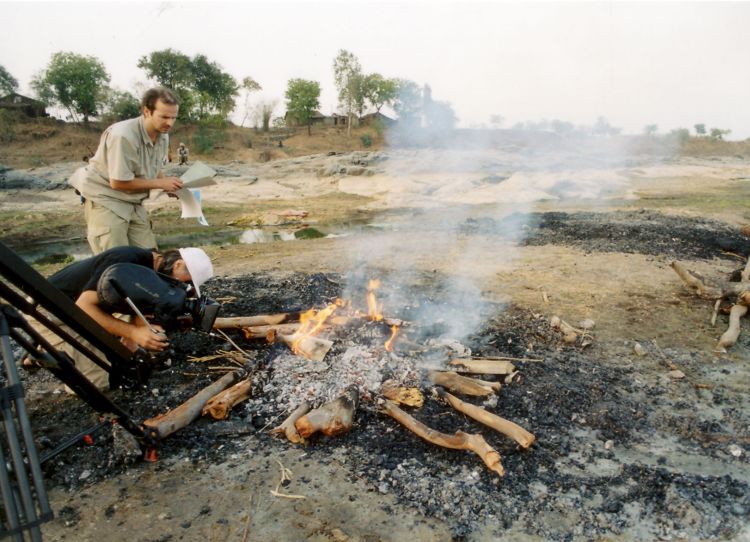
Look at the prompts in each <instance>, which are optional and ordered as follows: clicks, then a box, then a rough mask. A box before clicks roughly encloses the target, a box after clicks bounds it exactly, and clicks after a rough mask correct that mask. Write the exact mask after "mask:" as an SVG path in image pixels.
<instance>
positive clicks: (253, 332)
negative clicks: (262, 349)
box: [242, 324, 300, 340]
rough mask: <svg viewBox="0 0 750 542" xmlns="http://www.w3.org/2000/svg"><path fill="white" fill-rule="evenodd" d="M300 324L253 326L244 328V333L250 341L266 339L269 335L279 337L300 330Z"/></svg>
mask: <svg viewBox="0 0 750 542" xmlns="http://www.w3.org/2000/svg"><path fill="white" fill-rule="evenodd" d="M299 326H300V325H299V324H278V325H267V326H252V327H243V328H242V333H243V334H244V335H245V338H246V339H248V340H250V339H266V338H267V337H268V334H269V333H273V334H277V335H291V334H292V333H294V332H295V331H297V330H298V329H299Z"/></svg>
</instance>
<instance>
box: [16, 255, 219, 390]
mask: <svg viewBox="0 0 750 542" xmlns="http://www.w3.org/2000/svg"><path fill="white" fill-rule="evenodd" d="M121 263H127V264H136V265H139V266H143V267H146V268H148V269H151V270H154V271H156V272H158V273H162V274H164V275H167V276H170V277H172V278H174V279H176V280H179V281H181V282H186V283H191V284H192V287H193V288H194V289H195V295H196V296H200V286H201V285H202V284H203V283H204V282H206V281H207V280H208V279H210V278H211V277H212V276H213V265H212V264H211V260H210V258H209V257H208V255H207V254H206V253H205V252H204V251H203V250H201V249H199V248H181V249H177V250H166V251H162V252H159V251H156V250H152V249H143V248H138V247H125V246H123V247H116V248H112V249H109V250H105V251H104V252H102V253H100V254H98V255H96V256H93V257H91V258H87V259H85V260H81V261H78V262H75V263H73V264H71V265H69V266H67V267H65V268H64V269H61V270H60V271H58V272H57V273H55V274H54V275H52V276H51V277H49V279H48V281H49V282H50V283H51V284H52V285H53V286H55V287H56V288H57V289H58V290H60V291H62V292H63V293H64V294H65V295H67V296H68V297H70V298H71V299H72V300H73V301H75V303H76V305H78V307H80V308H81V309H82V310H83V311H84V312H85V313H86V314H88V315H89V316H90V317H91V318H92V319H93V320H94V321H96V322H97V323H98V324H99V325H100V326H101V327H102V328H103V329H105V330H106V331H108V332H109V333H111V334H112V335H115V336H116V337H119V338H120V340H121V341H122V343H123V344H124V345H125V346H126V347H128V349H129V350H130V351H131V352H134V351H135V350H136V349H137V348H138V347H142V348H144V349H146V350H150V351H152V352H160V351H162V350H164V349H166V348H167V347H168V346H169V343H168V342H167V338H166V335H165V334H164V333H163V331H164V330H163V328H162V327H161V326H158V325H151V326H147V325H146V324H145V323H144V322H141V321H140V320H139V319H135V318H133V319H131V320H132V321H125V320H122V319H120V318H117V317H115V316H113V315H112V313H111V312H110V311H109V310H108V309H107V308H105V307H103V306H102V305H101V303H100V300H99V296H98V294H97V284H98V282H99V278H100V277H101V276H102V274H104V272H105V271H106V270H107V269H109V268H110V267H111V266H113V265H115V264H121ZM40 331H41V332H42V334H43V335H44V336H45V338H46V339H47V340H49V341H50V342H51V343H52V346H54V347H56V348H63V349H64V350H65V351H66V352H67V353H68V355H69V356H70V357H71V358H72V359H73V361H74V362H75V365H76V369H78V370H79V371H80V372H81V373H82V374H83V375H84V376H85V377H86V378H88V379H89V380H90V381H91V382H92V383H93V384H94V385H95V386H96V387H97V388H99V389H106V388H108V387H109V374H108V373H107V371H105V370H104V369H102V368H101V367H99V366H98V365H97V364H95V363H94V362H92V361H91V360H90V359H88V358H87V357H86V356H84V355H83V354H81V353H80V352H78V351H77V350H75V349H74V348H72V347H69V346H68V345H64V344H63V341H62V340H61V339H60V338H59V337H57V336H56V335H54V334H52V333H51V332H49V331H48V330H46V332H45V330H44V329H42V330H40ZM66 331H68V332H71V333H72V331H71V330H70V329H69V328H67V326H66ZM77 338H78V339H79V340H82V339H81V337H79V336H77ZM86 344H87V345H88V346H89V347H91V345H90V344H88V343H86ZM92 349H93V347H92ZM93 350H94V351H95V352H96V353H97V354H98V355H99V356H100V357H101V358H102V359H105V357H104V355H103V354H101V352H99V351H98V350H96V349H93ZM32 364H33V362H32V361H31V360H30V359H28V358H27V359H26V360H24V365H26V366H28V365H32ZM66 391H69V392H70V390H69V389H68V388H67V386H66Z"/></svg>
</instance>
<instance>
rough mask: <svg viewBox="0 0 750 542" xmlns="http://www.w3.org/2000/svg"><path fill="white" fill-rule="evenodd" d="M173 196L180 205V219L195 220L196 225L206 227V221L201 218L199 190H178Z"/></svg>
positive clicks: (203, 217) (204, 218)
mask: <svg viewBox="0 0 750 542" xmlns="http://www.w3.org/2000/svg"><path fill="white" fill-rule="evenodd" d="M175 194H177V197H178V198H180V203H181V204H182V215H181V217H182V218H197V219H198V223H200V224H202V225H204V226H208V221H206V217H205V216H203V209H202V208H201V191H200V190H190V189H189V188H180V189H179V190H178V191H177V192H175Z"/></svg>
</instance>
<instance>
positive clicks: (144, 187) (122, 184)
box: [109, 176, 182, 194]
mask: <svg viewBox="0 0 750 542" xmlns="http://www.w3.org/2000/svg"><path fill="white" fill-rule="evenodd" d="M109 186H111V187H112V188H114V189H115V190H120V191H121V192H147V191H149V190H151V189H154V188H160V189H162V190H164V191H165V192H167V193H168V194H169V193H174V192H176V191H177V190H179V189H180V188H182V181H181V180H180V179H179V177H161V176H160V177H157V178H156V179H144V178H142V177H136V178H134V179H132V180H130V181H119V180H117V179H110V180H109Z"/></svg>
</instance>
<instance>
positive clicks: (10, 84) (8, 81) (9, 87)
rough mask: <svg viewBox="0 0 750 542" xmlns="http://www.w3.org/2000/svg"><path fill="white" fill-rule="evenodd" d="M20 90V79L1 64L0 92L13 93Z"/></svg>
mask: <svg viewBox="0 0 750 542" xmlns="http://www.w3.org/2000/svg"><path fill="white" fill-rule="evenodd" d="M16 90H18V80H17V79H16V78H15V77H13V76H12V75H11V74H10V72H9V71H8V70H6V69H5V67H4V66H2V65H0V93H2V94H3V95H5V94H11V93H12V92H15V91H16Z"/></svg>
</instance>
